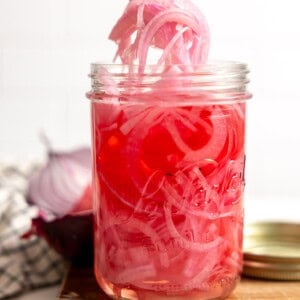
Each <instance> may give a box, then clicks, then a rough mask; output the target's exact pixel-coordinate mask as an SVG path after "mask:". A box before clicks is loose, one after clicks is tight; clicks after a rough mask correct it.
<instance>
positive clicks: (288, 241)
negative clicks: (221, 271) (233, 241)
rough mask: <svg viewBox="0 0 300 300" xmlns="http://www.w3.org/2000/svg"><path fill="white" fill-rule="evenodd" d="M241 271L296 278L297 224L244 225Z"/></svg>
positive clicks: (299, 258) (299, 268)
mask: <svg viewBox="0 0 300 300" xmlns="http://www.w3.org/2000/svg"><path fill="white" fill-rule="evenodd" d="M243 274H244V275H247V276H251V277H258V278H264V279H273V280H300V224H297V223H283V222H257V223H252V224H249V225H246V226H245V234H244V266H243Z"/></svg>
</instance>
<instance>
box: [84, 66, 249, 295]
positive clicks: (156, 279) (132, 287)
mask: <svg viewBox="0 0 300 300" xmlns="http://www.w3.org/2000/svg"><path fill="white" fill-rule="evenodd" d="M247 73H248V69H247V66H246V65H245V64H242V63H236V62H217V63H211V64H207V65H205V66H192V67H191V66H185V65H172V66H146V67H144V68H142V67H138V66H136V67H133V66H125V65H101V64H92V66H91V78H92V90H91V91H90V92H89V93H88V94H87V96H88V98H89V99H90V100H91V122H92V147H93V188H94V216H95V227H94V228H95V232H94V242H95V245H94V247H95V257H94V268H95V275H96V278H97V281H98V283H99V285H100V286H101V287H102V289H103V290H104V291H105V292H106V293H107V294H108V295H110V296H113V297H115V298H117V299H143V300H148V299H149V300H156V299H169V298H171V299H176V300H179V299H216V298H218V299H222V298H225V297H226V296H228V295H229V294H230V293H231V291H232V290H233V289H234V287H235V285H236V283H237V282H238V280H239V278H240V273H241V270H242V239H243V237H242V236H243V192H244V185H245V179H244V168H245V150H244V140H245V108H246V107H245V106H246V100H247V99H249V98H250V97H251V95H250V94H249V92H248V91H247V89H246V85H247V83H248V79H247Z"/></svg>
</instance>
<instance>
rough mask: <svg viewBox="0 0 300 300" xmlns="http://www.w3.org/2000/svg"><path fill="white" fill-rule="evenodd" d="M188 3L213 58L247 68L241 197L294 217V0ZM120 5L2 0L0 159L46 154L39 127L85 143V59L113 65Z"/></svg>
mask: <svg viewBox="0 0 300 300" xmlns="http://www.w3.org/2000/svg"><path fill="white" fill-rule="evenodd" d="M194 2H195V3H197V4H198V6H199V8H200V9H201V10H202V12H203V13H204V14H205V15H206V17H207V19H208V22H209V24H210V29H211V36H212V40H211V51H210V59H230V60H239V61H243V62H246V63H248V64H249V67H250V69H251V74H250V77H251V81H252V82H251V84H250V86H249V89H250V90H251V92H252V93H253V94H254V98H253V99H252V100H250V101H249V103H248V120H247V122H248V131H247V189H246V203H255V204H256V212H257V214H258V215H263V214H264V213H268V212H267V211H268V210H272V209H274V206H275V205H277V207H278V206H279V207H280V209H279V210H277V211H279V212H280V210H282V213H283V214H285V215H286V214H289V215H290V216H291V217H292V216H295V215H296V216H298V212H297V211H298V210H299V207H300V204H299V203H300V188H299V186H300V176H299V170H300V132H299V127H300V115H299V112H300V104H299V103H300V75H299V73H300V17H299V4H298V3H299V1H298V0H285V1H283V0H272V1H271V0H263V1H262V0H251V1H250V0H227V1H222V0H198V1H196V0H195V1H194ZM126 3H127V0H109V1H108V0H42V1H41V0H26V1H24V0H0V160H2V159H7V158H10V159H17V160H28V159H35V158H40V157H41V156H43V154H44V150H45V149H44V147H43V146H42V145H41V143H40V141H39V138H38V134H39V132H40V131H44V132H45V133H46V134H47V135H48V137H49V139H50V140H51V142H52V144H53V147H54V148H70V147H73V146H78V145H81V144H89V140H90V130H89V104H88V100H86V99H85V93H86V92H87V91H88V90H89V79H88V77H87V74H88V72H89V63H90V62H91V61H98V60H101V61H107V62H109V61H111V59H112V57H113V55H114V52H115V46H114V44H113V43H111V42H109V41H108V40H107V36H108V34H109V31H110V28H112V25H113V24H114V22H115V21H116V19H117V17H118V16H119V15H120V14H121V12H122V10H123V8H124V6H125V4H126ZM275 200H276V201H275ZM287 203H289V204H288V205H287ZM297 207H298V209H297ZM51 291H52V292H50V294H49V297H50V298H53V293H54V290H53V289H52V290H51ZM30 297H31V298H30V299H33V298H34V297H33V296H30ZM37 298H39V296H37ZM50 298H49V299H50ZM28 299H29V298H28Z"/></svg>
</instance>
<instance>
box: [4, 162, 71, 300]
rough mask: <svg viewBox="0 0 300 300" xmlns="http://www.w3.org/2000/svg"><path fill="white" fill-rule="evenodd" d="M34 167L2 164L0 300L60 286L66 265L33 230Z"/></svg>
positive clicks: (35, 211)
mask: <svg viewBox="0 0 300 300" xmlns="http://www.w3.org/2000/svg"><path fill="white" fill-rule="evenodd" d="M35 167H37V166H34V165H20V164H19V165H16V164H8V163H0V299H3V298H6V297H9V296H13V295H16V294H20V293H22V292H24V291H28V290H30V289H33V288H37V287H42V286H46V285H50V284H55V283H58V282H59V281H60V280H61V278H62V275H63V272H64V269H65V263H64V260H63V259H62V257H61V256H59V255H58V254H57V253H56V252H54V251H53V250H52V249H50V248H49V246H48V245H47V243H46V242H45V241H44V240H43V239H41V238H38V237H36V236H31V237H29V238H27V239H24V238H22V236H23V235H24V234H25V233H26V232H27V231H28V230H29V229H30V227H31V219H32V217H35V216H36V215H37V209H36V208H34V207H32V206H29V205H28V203H27V202H26V191H27V184H28V180H27V179H28V177H29V175H30V174H31V172H32V171H33V170H34V168H35Z"/></svg>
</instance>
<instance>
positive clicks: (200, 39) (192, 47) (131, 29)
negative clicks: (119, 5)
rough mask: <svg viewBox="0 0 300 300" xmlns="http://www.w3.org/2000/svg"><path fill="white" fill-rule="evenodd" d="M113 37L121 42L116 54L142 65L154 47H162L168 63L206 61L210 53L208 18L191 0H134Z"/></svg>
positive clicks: (118, 42) (112, 38)
mask: <svg viewBox="0 0 300 300" xmlns="http://www.w3.org/2000/svg"><path fill="white" fill-rule="evenodd" d="M109 38H110V39H111V40H113V41H115V42H116V43H117V44H118V50H117V53H116V58H117V57H120V59H121V61H122V63H124V64H129V65H132V64H134V63H138V64H139V65H140V66H141V68H142V66H144V65H145V64H146V62H147V56H148V51H149V49H150V47H154V48H156V49H161V50H162V55H161V58H160V60H159V61H158V62H159V63H165V64H203V63H205V62H206V59H207V56H208V48H209V30H208V25H207V22H206V20H205V18H204V16H203V15H202V13H201V12H200V11H199V9H198V8H197V7H196V6H195V5H194V4H193V3H192V2H190V1H189V0H186V1H183V0H181V1H159V0H156V1H153V0H151V1H138V0H137V1H130V2H129V4H128V5H127V7H126V9H125V12H124V14H123V15H122V17H121V18H120V19H119V20H118V22H117V23H116V25H115V26H114V28H113V29H112V31H111V33H110V36H109ZM153 63H155V62H153ZM156 63H157V62H156ZM141 70H142V69H141Z"/></svg>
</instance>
